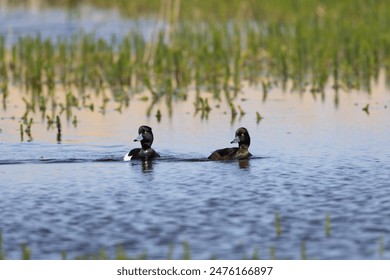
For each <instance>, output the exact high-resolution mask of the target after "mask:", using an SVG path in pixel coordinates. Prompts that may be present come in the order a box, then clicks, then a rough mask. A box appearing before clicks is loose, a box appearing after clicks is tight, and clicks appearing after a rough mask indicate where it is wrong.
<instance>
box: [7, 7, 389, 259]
mask: <svg viewBox="0 0 390 280" xmlns="http://www.w3.org/2000/svg"><path fill="white" fill-rule="evenodd" d="M51 13H52V14H51V15H50V18H58V19H60V18H61V17H60V16H58V17H57V16H56V13H57V12H56V11H52V12H51ZM59 13H61V12H59ZM7 14H8V13H7ZM49 14H50V13H49ZM8 16H9V17H12V13H11V14H8ZM19 18H20V16H19ZM27 18H29V17H27ZM36 20H37V19H34V22H35V21H36ZM7 22H12V20H11V19H10V18H8V19H7ZM71 22H72V21H71ZM21 24H22V23H21ZM25 24H26V26H27V24H28V22H26V23H25ZM88 24H91V22H89V23H88ZM88 24H87V25H86V26H88ZM0 26H2V27H1V28H3V29H4V27H3V26H4V25H3V24H0ZM37 26H39V28H42V26H45V25H44V24H39V22H38V23H37ZM78 26H79V25H78ZM83 26H84V25H83ZM7 28H8V27H7ZM26 28H27V27H21V29H20V31H17V27H16V26H14V27H12V29H13V32H15V34H16V33H17V32H19V34H20V32H21V33H23V32H24V31H25V30H26ZM39 28H38V29H39ZM64 28H65V27H64ZM66 28H68V27H66ZM84 28H85V26H84ZM60 29H61V28H59V29H58V30H60ZM77 29H78V27H77ZM0 31H1V32H4V30H0ZM28 32H29V31H28ZM28 32H27V33H28ZM108 32H109V31H106V33H108ZM48 34H53V33H51V31H48ZM60 35H61V34H60ZM61 36H62V35H61ZM383 84H384V81H383V77H382V79H380V81H379V82H378V85H376V86H374V87H373V89H372V94H371V95H368V94H366V93H361V92H352V93H341V94H340V96H339V103H338V105H337V106H336V105H335V104H334V102H333V100H334V96H333V95H334V93H333V91H332V89H331V88H329V89H327V92H326V100H325V101H324V102H322V101H321V100H320V98H317V99H314V98H313V97H312V96H311V95H310V94H304V95H299V94H291V93H281V92H279V91H278V90H277V89H276V90H272V91H271V92H270V94H269V98H268V100H267V101H266V102H263V101H262V96H261V89H258V88H254V89H245V90H244V93H243V95H242V96H240V98H241V97H245V98H246V99H247V101H243V100H241V99H240V100H237V101H236V102H237V103H239V104H240V105H241V107H242V108H243V109H244V110H245V111H246V114H245V115H244V116H243V117H242V118H239V117H237V119H236V120H234V122H233V123H231V120H230V114H229V110H228V107H227V105H226V104H225V105H222V106H221V107H220V108H216V107H214V105H215V104H213V102H212V101H211V106H212V107H213V109H212V111H211V112H210V115H209V118H208V119H201V118H200V116H199V115H194V106H193V100H191V98H189V99H188V100H187V101H186V102H178V103H175V104H174V110H173V113H172V116H171V117H168V112H167V111H168V110H167V108H166V107H165V105H164V102H162V104H157V105H156V106H157V107H156V108H155V110H157V109H160V110H161V112H162V120H161V122H158V121H157V120H156V118H154V117H153V114H154V113H155V111H153V113H152V117H147V116H146V115H145V112H146V110H147V107H148V104H147V103H145V102H142V101H139V100H138V99H137V97H135V98H133V99H132V100H131V102H130V107H129V108H126V109H124V111H123V113H122V114H120V113H118V112H116V111H114V109H113V108H115V106H113V108H111V109H110V108H108V109H107V112H106V114H104V115H102V114H99V113H98V112H86V111H76V112H74V114H76V115H77V116H78V119H79V121H80V122H79V124H78V125H77V127H73V126H72V124H71V123H66V121H65V118H64V116H61V117H62V120H63V135H62V141H61V142H60V143H57V140H56V132H55V130H50V129H49V130H47V128H46V126H47V125H46V123H45V122H44V121H42V120H40V118H39V114H38V115H37V116H34V124H33V126H32V138H33V140H32V142H27V141H26V140H27V136H26V135H25V136H24V141H23V142H21V141H20V134H19V125H20V119H19V118H20V116H21V115H22V114H23V112H24V108H23V105H20V103H18V102H16V101H14V99H12V97H10V99H9V100H8V101H7V102H8V103H7V108H6V109H2V110H1V118H0V213H1V216H0V231H1V233H2V235H3V240H4V242H3V248H4V251H5V254H6V258H8V259H18V258H20V257H21V250H20V244H21V243H23V242H25V243H27V244H28V246H29V247H30V248H31V250H32V258H34V259H58V258H60V257H61V256H60V253H61V251H66V252H67V255H68V258H75V257H77V256H81V255H85V254H88V253H97V252H98V251H99V250H100V249H106V250H107V252H108V253H109V254H110V255H111V256H113V254H114V250H115V246H117V245H122V246H123V248H124V249H125V250H126V252H127V254H128V255H130V256H137V255H138V254H140V253H142V252H147V254H148V257H149V258H151V259H161V258H166V257H167V255H168V252H169V250H170V249H169V248H170V246H172V245H173V246H174V251H173V256H174V258H181V256H182V254H183V250H182V244H183V242H188V243H189V245H190V250H191V256H192V258H194V259H208V258H210V257H212V256H214V257H215V256H216V257H217V258H221V259H241V258H243V257H244V256H251V255H252V254H253V252H254V250H255V249H256V248H257V249H258V254H259V256H260V257H261V258H263V259H268V258H271V253H270V251H273V250H274V251H275V255H276V258H280V259H286V258H287V259H299V258H301V244H302V242H305V246H306V252H305V253H306V256H307V257H308V258H313V259H380V258H385V259H389V258H390V130H389V125H388V124H389V123H390V113H389V108H390V93H389V90H388V89H386V88H384V86H383ZM12 92H13V91H12V90H11V93H12ZM16 92H17V91H16ZM366 104H370V113H369V114H366V113H365V112H363V111H362V109H361V108H363V107H364V106H365V105H366ZM226 112H227V113H226ZM256 112H261V114H262V115H263V116H264V119H263V120H262V121H261V122H260V123H259V124H257V123H256ZM142 124H147V125H150V126H151V127H152V128H153V131H154V134H155V142H154V148H155V149H156V150H157V151H158V152H159V153H160V154H161V155H162V158H161V159H160V160H157V161H155V162H153V163H152V164H150V165H143V164H142V163H141V162H130V163H126V162H122V161H121V158H122V157H123V155H124V154H125V153H126V152H127V151H128V150H129V149H131V148H134V147H138V144H137V143H134V142H132V139H134V138H135V137H136V136H137V135H136V134H137V129H138V127H139V126H140V125H142ZM240 126H245V127H246V128H248V130H249V133H250V135H251V138H252V143H251V146H250V151H251V153H252V154H253V155H254V156H255V158H253V159H251V160H249V161H243V162H238V161H232V162H212V161H208V160H205V159H206V158H207V156H208V155H209V154H210V153H211V152H212V151H213V150H215V149H217V148H224V147H229V146H232V145H230V144H229V143H230V141H231V140H233V137H234V131H235V130H236V129H237V128H238V127H240ZM276 213H278V215H279V216H280V218H281V222H280V227H281V234H280V235H278V234H277V233H276V223H275V215H276ZM327 215H329V217H330V221H331V227H330V232H329V233H330V234H329V235H327V232H326V230H325V220H326V216H327ZM272 248H274V249H272Z"/></svg>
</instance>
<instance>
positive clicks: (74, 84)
mask: <svg viewBox="0 0 390 280" xmlns="http://www.w3.org/2000/svg"><path fill="white" fill-rule="evenodd" d="M86 2H87V3H90V4H92V5H97V6H101V7H113V8H115V7H117V8H120V10H121V12H123V13H124V15H127V16H130V17H132V18H137V17H138V15H141V16H142V15H143V16H146V15H147V16H150V17H152V18H156V19H157V22H156V28H155V30H154V31H153V36H152V37H151V38H145V36H144V35H143V34H142V32H141V31H140V30H139V29H137V28H134V29H131V30H129V33H128V35H126V36H124V37H121V38H117V37H116V36H112V37H111V39H108V40H107V39H102V38H98V37H96V36H95V35H94V34H85V33H80V34H75V35H73V36H70V37H67V38H57V39H56V40H54V39H50V38H43V37H42V36H41V35H39V34H38V35H36V36H26V37H19V38H18V39H17V40H16V41H15V42H14V43H13V44H12V46H11V48H10V49H7V48H6V47H5V46H6V43H5V36H4V35H0V62H1V63H0V90H1V93H2V95H3V96H2V97H3V106H4V107H5V106H6V102H5V100H6V99H7V96H8V95H9V90H8V87H9V84H10V83H12V84H13V85H18V86H20V87H23V88H24V89H25V90H26V91H27V92H28V93H29V97H28V98H25V99H24V102H25V106H26V112H35V111H36V110H37V109H38V110H39V111H40V112H42V115H43V116H44V115H45V114H46V113H45V112H46V111H47V110H50V109H51V110H52V112H53V111H55V110H56V108H57V107H60V109H61V112H60V114H61V113H62V112H63V111H65V112H66V115H67V120H68V121H71V118H72V114H73V112H72V108H75V109H76V108H77V109H81V108H89V109H90V110H94V108H95V104H94V103H93V102H91V97H90V96H88V95H87V94H86V91H87V90H88V89H92V90H94V91H95V92H96V95H97V96H100V98H101V100H102V105H101V106H100V107H99V109H100V110H99V112H101V113H102V114H104V113H105V112H106V106H107V103H108V102H116V103H118V105H117V111H119V112H122V110H123V108H126V107H128V105H129V100H130V98H131V97H132V96H133V95H134V94H136V93H140V92H145V91H147V92H148V93H149V96H145V97H144V98H147V99H148V100H150V102H151V104H150V107H149V109H148V111H147V115H148V116H149V115H150V114H151V113H152V111H153V108H154V105H155V104H157V103H158V102H160V101H161V100H162V99H165V101H166V103H167V105H168V108H169V115H171V114H172V110H173V108H172V101H173V100H183V101H184V100H186V99H187V96H188V94H189V92H190V91H191V89H192V88H193V87H194V88H195V91H196V93H197V98H196V105H195V111H196V112H198V111H200V112H201V113H202V114H201V117H202V118H205V117H207V116H208V112H209V111H210V110H211V108H210V106H209V105H208V99H207V98H201V97H200V95H199V93H200V92H210V93H212V97H213V98H214V99H215V100H216V101H218V102H222V101H223V95H221V93H223V92H224V93H225V95H224V96H225V101H224V102H226V104H228V105H229V107H230V109H231V120H232V122H233V121H234V120H235V118H236V115H237V112H239V113H240V115H241V116H242V115H243V114H244V110H243V109H242V108H241V107H239V105H238V104H235V99H236V98H237V94H238V92H240V91H241V90H242V89H243V87H244V85H246V84H248V85H249V86H256V85H257V84H260V85H261V88H262V91H263V101H264V102H266V100H267V96H268V95H269V92H270V91H271V90H272V88H273V87H279V86H280V87H282V88H283V89H284V90H293V91H298V92H304V91H308V92H311V93H312V94H313V96H315V95H316V94H321V98H322V99H324V98H325V96H326V94H325V87H326V85H328V84H329V83H332V84H333V88H334V90H335V91H339V89H342V90H344V91H345V90H348V89H362V90H365V91H367V92H368V93H369V92H370V91H371V83H372V81H373V80H375V79H376V78H377V77H378V73H379V70H380V69H381V68H385V69H388V68H389V66H390V37H389V36H387V35H386V34H388V32H387V31H388V30H389V27H390V26H389V24H390V23H389V22H388V20H387V18H388V16H387V13H386V12H385V11H387V10H388V9H389V8H390V4H389V3H388V1H381V0H376V1H374V2H375V3H371V2H370V3H367V2H366V1H362V0H359V1H342V2H340V1H326V2H324V1H319V0H318V1H300V2H299V3H296V2H295V1H272V2H270V1H253V0H247V1H229V3H228V2H226V1H193V2H191V3H186V5H183V3H181V1H178V0H176V1H157V0H155V1H148V4H145V3H143V2H142V1H123V0H116V1H94V0H90V1H86ZM42 3H44V4H45V3H46V1H42ZM64 3H65V4H68V5H69V6H72V5H74V4H75V3H74V1H50V5H63V4H64ZM46 4H47V3H46ZM76 6H77V5H76ZM210 7H213V9H210ZM136 11H137V12H136ZM194 11H196V12H195V13H194ZM345 14H348V15H349V16H348V17H345V16H344V15H345ZM352 22H353V24H351V23H352ZM367 22H369V24H367ZM388 74H389V73H387V75H388ZM387 79H388V80H390V79H389V78H387ZM289 81H290V83H289ZM59 87H62V88H64V89H65V91H66V92H67V93H66V96H65V98H64V97H63V96H60V97H62V98H61V99H62V100H63V101H58V100H59V98H58V96H57V95H59V94H62V93H59V92H60V91H59V90H58V88H59ZM288 87H289V88H288ZM106 90H108V91H109V92H110V95H107V93H106ZM73 91H75V92H77V94H75V93H73ZM335 104H336V106H337V104H338V99H337V97H336V98H335ZM50 105H51V108H50ZM367 109H368V108H367ZM367 112H368V110H367ZM52 115H53V113H52ZM54 115H55V114H54ZM155 115H156V117H157V119H160V117H161V112H160V114H159V113H158V112H157V113H155ZM259 121H260V118H259V115H257V122H259Z"/></svg>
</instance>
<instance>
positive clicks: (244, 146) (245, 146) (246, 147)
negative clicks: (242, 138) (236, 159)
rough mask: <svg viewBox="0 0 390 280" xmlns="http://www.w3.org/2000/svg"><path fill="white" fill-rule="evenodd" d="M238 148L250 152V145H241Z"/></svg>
mask: <svg viewBox="0 0 390 280" xmlns="http://www.w3.org/2000/svg"><path fill="white" fill-rule="evenodd" d="M238 148H239V149H240V150H244V151H248V149H249V145H247V144H240V145H239V146H238Z"/></svg>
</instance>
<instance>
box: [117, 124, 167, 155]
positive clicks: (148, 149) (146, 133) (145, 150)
mask: <svg viewBox="0 0 390 280" xmlns="http://www.w3.org/2000/svg"><path fill="white" fill-rule="evenodd" d="M138 134H139V135H138V137H137V138H136V139H134V142H136V141H140V142H141V146H142V148H141V149H140V148H136V149H132V150H131V151H130V152H129V153H128V154H126V155H125V156H124V157H123V161H130V160H134V159H141V160H151V159H154V158H156V157H159V156H160V155H159V154H158V153H157V152H156V151H155V150H153V149H152V143H153V139H154V138H153V133H152V128H151V127H149V126H146V125H142V126H140V128H139V129H138Z"/></svg>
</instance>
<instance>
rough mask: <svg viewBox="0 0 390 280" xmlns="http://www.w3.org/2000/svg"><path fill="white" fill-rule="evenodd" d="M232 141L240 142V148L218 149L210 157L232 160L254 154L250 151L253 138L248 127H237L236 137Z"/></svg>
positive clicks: (212, 158)
mask: <svg viewBox="0 0 390 280" xmlns="http://www.w3.org/2000/svg"><path fill="white" fill-rule="evenodd" d="M230 143H231V144H233V143H238V148H225V149H220V150H216V151H214V152H213V153H212V154H211V155H210V156H209V157H208V158H209V159H211V160H231V159H246V158H249V157H250V156H252V155H251V153H250V152H249V151H248V148H249V145H250V143H251V138H250V137H249V133H248V130H247V129H246V128H244V127H240V128H239V129H237V131H236V137H235V138H234V140H233V141H232V142H230Z"/></svg>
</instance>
